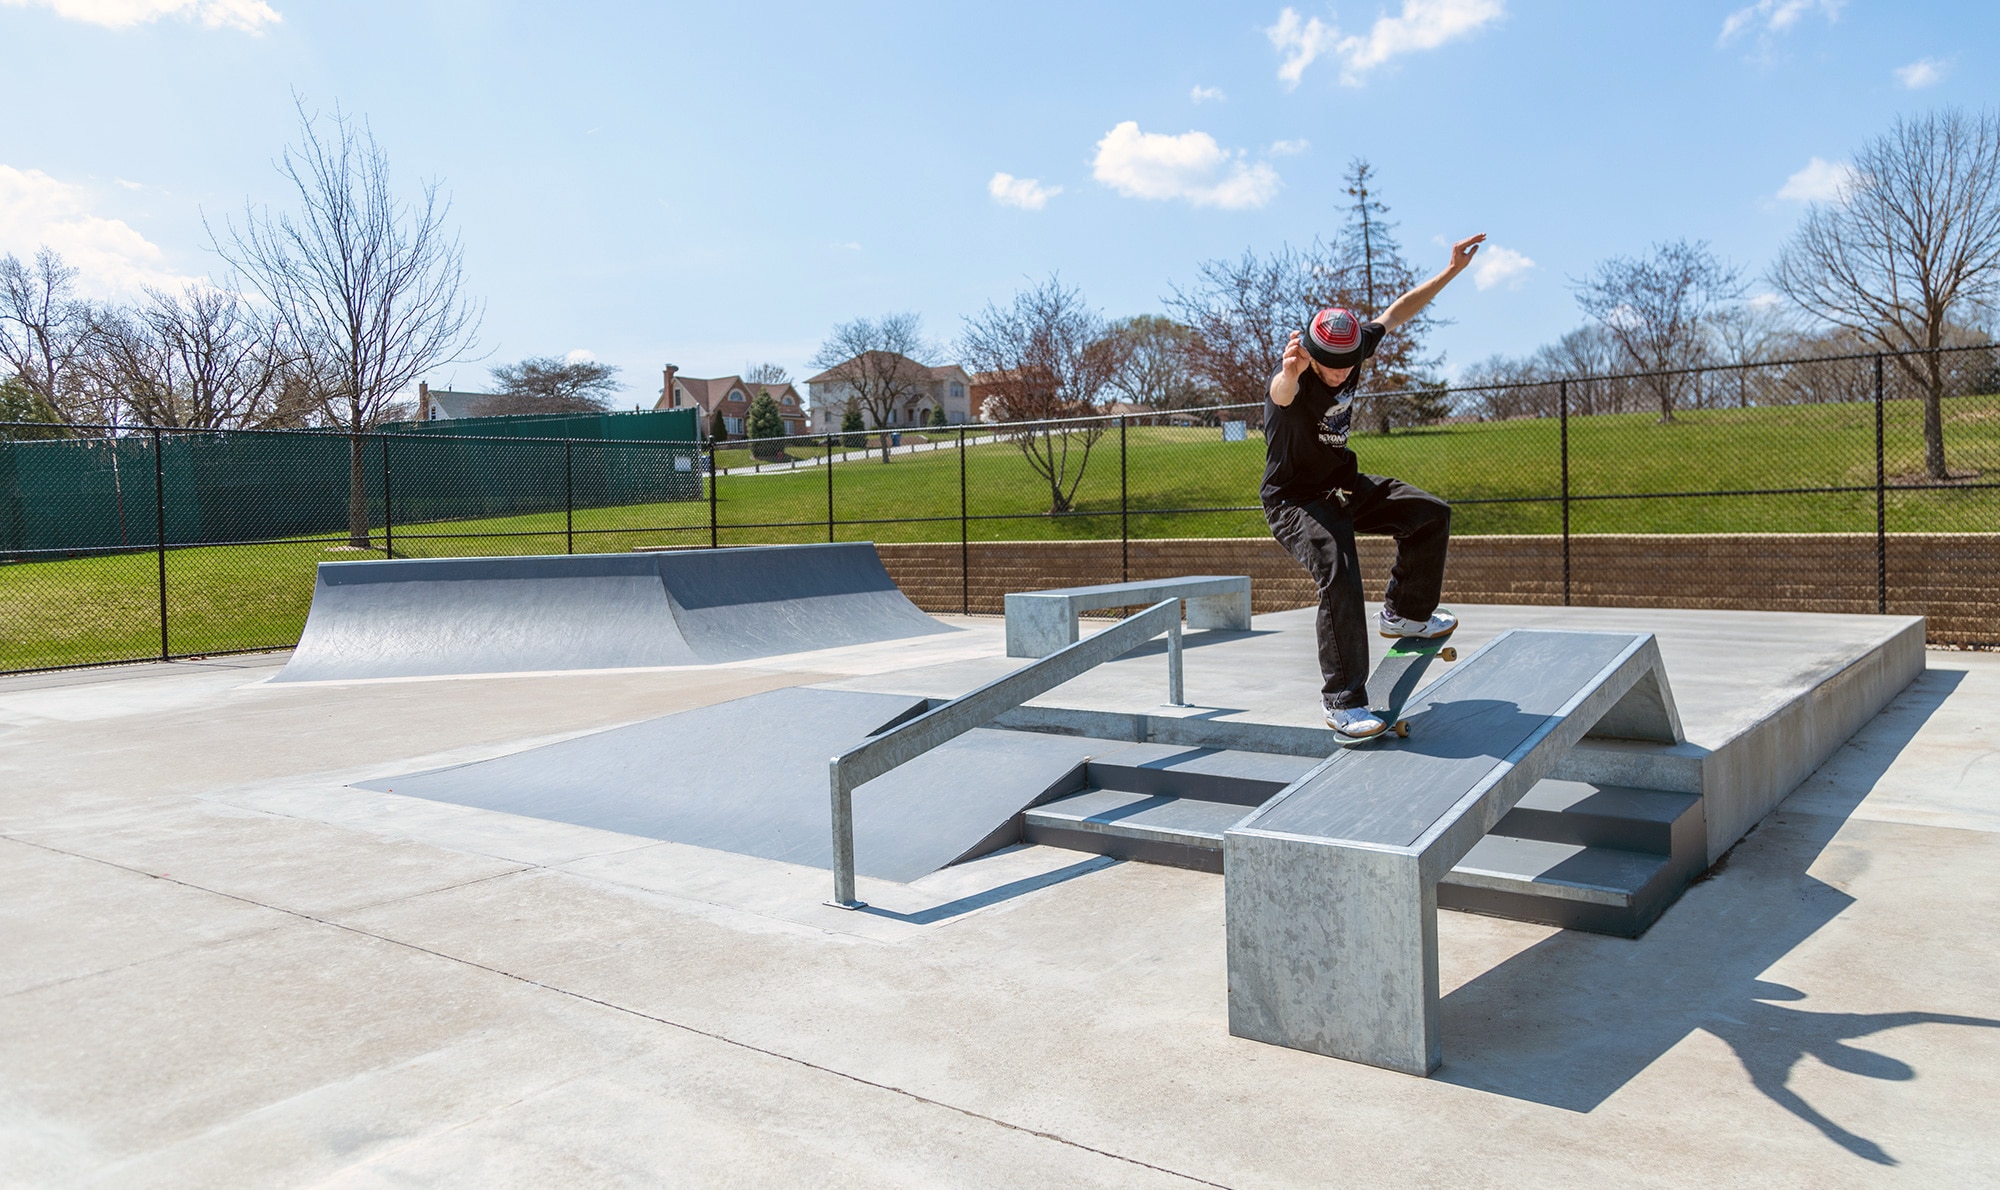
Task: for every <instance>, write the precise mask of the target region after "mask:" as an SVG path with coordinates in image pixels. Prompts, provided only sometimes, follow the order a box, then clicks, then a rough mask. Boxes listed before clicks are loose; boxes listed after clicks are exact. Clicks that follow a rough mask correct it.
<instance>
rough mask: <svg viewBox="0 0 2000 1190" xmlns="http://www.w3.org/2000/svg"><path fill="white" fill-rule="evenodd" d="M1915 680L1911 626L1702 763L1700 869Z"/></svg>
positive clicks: (1919, 629) (1920, 665) (1918, 646)
mask: <svg viewBox="0 0 2000 1190" xmlns="http://www.w3.org/2000/svg"><path fill="white" fill-rule="evenodd" d="M1923 672H1924V621H1923V619H1922V618H1915V619H1911V620H1908V621H1906V622H1904V624H1903V625H1902V626H1901V627H1900V628H1899V629H1898V630H1897V631H1895V632H1894V633H1893V634H1892V635H1891V636H1889V637H1888V638H1887V639H1886V640H1884V641H1883V642H1882V643H1881V644H1880V645H1878V646H1877V647H1875V648H1873V649H1871V650H1869V651H1868V652H1867V653H1865V654H1863V655H1862V656H1861V657H1859V658H1856V659H1855V660H1853V661H1851V662H1849V663H1848V664H1847V665H1846V666H1844V667H1842V668H1841V669H1840V670H1839V671H1837V672H1835V673H1834V674H1832V675H1830V676H1828V677H1827V678H1825V679H1823V680H1821V681H1819V682H1817V683H1814V684H1813V685H1812V686H1811V687H1810V688H1808V689H1807V690H1805V691H1804V692H1802V693H1800V694H1799V695H1797V696H1796V697H1794V698H1792V699H1791V700H1790V701H1788V702H1786V703H1784V704H1783V705H1781V706H1779V707H1776V708H1774V709H1773V710H1772V711H1771V712H1770V713H1769V714H1767V715H1765V716H1764V717H1763V718H1762V719H1761V720H1759V721H1758V722H1757V723H1756V724H1755V725H1754V726H1752V727H1751V728H1750V729H1749V730H1747V731H1744V732H1741V733H1740V734H1738V735H1737V736H1735V737H1734V738H1732V739H1731V740H1729V741H1728V742H1727V743H1725V744H1723V745H1721V746H1720V747H1718V748H1716V749H1715V750H1713V751H1712V752H1710V753H1709V754H1708V755H1707V756H1705V757H1703V758H1702V762H1701V768H1702V773H1701V793H1702V796H1703V800H1704V802H1705V803H1706V805H1705V808H1704V812H1705V813H1706V814H1707V816H1708V862H1709V863H1714V862H1715V861H1716V860H1718V859H1721V858H1722V853H1723V852H1725V851H1728V850H1729V849H1730V848H1731V847H1733V846H1735V845H1736V841H1737V840H1738V839H1741V838H1742V837H1743V836H1744V835H1745V834H1747V833H1749V831H1750V828H1751V827H1753V826H1756V825H1757V823H1758V822H1759V821H1761V820H1762V819H1763V817H1764V815H1766V814H1768V813H1770V812H1771V811H1772V810H1773V809H1775V808H1776V807H1777V805H1778V803H1779V802H1781V801H1783V800H1785V797H1786V795H1788V794H1790V793H1791V792H1792V790H1794V789H1796V788H1798V785H1799V782H1801V781H1804V780H1805V779H1806V778H1807V777H1809V776H1811V775H1812V772H1813V770H1814V769H1817V768H1818V767H1819V766H1820V765H1821V764H1823V763H1825V761H1826V758H1827V757H1829V756H1831V755H1833V753H1834V750H1835V749H1837V748H1839V747H1840V746H1841V745H1842V744H1843V743H1845V742H1846V741H1847V738H1848V737H1849V736H1851V735H1853V734H1854V733H1855V732H1857V731H1859V730H1860V729H1861V726H1862V724H1864V723H1866V722H1868V721H1869V720H1870V719H1873V718H1874V717H1875V715H1876V713H1877V712H1879V711H1880V710H1881V709H1882V708H1883V707H1885V706H1887V705H1889V700H1890V699H1892V698H1894V697H1896V695H1898V694H1900V693H1902V690H1903V688H1904V687H1905V686H1908V685H1909V684H1910V683H1911V682H1913V681H1915V680H1916V678H1917V675H1919V674H1921V673H1923ZM1663 788H1664V787H1663Z"/></svg>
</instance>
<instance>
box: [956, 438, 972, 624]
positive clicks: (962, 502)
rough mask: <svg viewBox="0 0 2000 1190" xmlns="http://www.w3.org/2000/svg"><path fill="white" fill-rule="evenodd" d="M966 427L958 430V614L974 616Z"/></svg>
mask: <svg viewBox="0 0 2000 1190" xmlns="http://www.w3.org/2000/svg"><path fill="white" fill-rule="evenodd" d="M966 503H967V501H966V486H965V427H964V426H960V427H959V428H958V613H959V614H960V615H962V616H969V615H971V614H972V535H971V533H970V531H969V530H970V526H969V525H968V523H967V522H968V521H970V520H971V517H970V515H969V510H968V509H967V507H966Z"/></svg>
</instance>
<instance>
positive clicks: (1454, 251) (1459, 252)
mask: <svg viewBox="0 0 2000 1190" xmlns="http://www.w3.org/2000/svg"><path fill="white" fill-rule="evenodd" d="M1485 242H1486V233H1485V232H1483V231H1482V232H1480V233H1479V234H1478V235H1476V236H1467V237H1465V238H1464V239H1462V240H1460V241H1459V242H1458V243H1456V244H1453V245H1452V246H1451V264H1450V265H1448V266H1446V267H1448V268H1449V269H1450V270H1451V271H1452V272H1454V273H1456V272H1460V271H1462V270H1463V269H1464V268H1465V266H1466V265H1469V264H1471V263H1472V258H1473V257H1474V256H1477V255H1478V254H1479V245H1481V244H1483V243H1485Z"/></svg>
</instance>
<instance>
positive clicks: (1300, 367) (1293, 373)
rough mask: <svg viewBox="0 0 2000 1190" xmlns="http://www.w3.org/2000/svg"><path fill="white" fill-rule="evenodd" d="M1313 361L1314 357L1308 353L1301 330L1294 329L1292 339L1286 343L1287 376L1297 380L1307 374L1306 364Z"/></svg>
mask: <svg viewBox="0 0 2000 1190" xmlns="http://www.w3.org/2000/svg"><path fill="white" fill-rule="evenodd" d="M1311 362H1312V357H1311V356H1309V355H1307V354H1306V345H1305V343H1304V341H1302V340H1301V339H1300V338H1299V332H1297V331H1293V332H1292V338H1291V341H1290V342H1288V343H1286V344H1285V377H1286V378H1287V379H1290V380H1297V379H1298V378H1299V377H1300V376H1302V375H1304V374H1305V370H1306V365H1307V364H1309V363H1311Z"/></svg>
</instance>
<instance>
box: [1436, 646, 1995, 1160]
mask: <svg viewBox="0 0 2000 1190" xmlns="http://www.w3.org/2000/svg"><path fill="white" fill-rule="evenodd" d="M1960 680H1961V675H1959V674H1956V673H1948V672H1944V673H1941V672H1936V671H1932V672H1929V673H1926V674H1924V675H1922V676H1921V677H1919V678H1918V679H1917V680H1916V681H1915V682H1912V683H1911V684H1910V686H1909V687H1908V688H1906V689H1905V690H1904V691H1903V693H1902V694H1900V695H1898V696H1897V698H1896V700H1895V702H1893V703H1892V704H1891V706H1892V707H1894V708H1896V709H1897V710H1898V711H1899V712H1901V713H1900V714H1898V715H1896V716H1893V717H1889V716H1883V717H1879V718H1878V719H1877V720H1876V721H1875V723H1874V724H1871V725H1870V726H1869V727H1864V728H1863V729H1862V730H1863V731H1864V732H1870V731H1871V728H1874V727H1876V726H1877V725H1881V724H1885V723H1888V722H1893V723H1894V724H1895V726H1894V727H1893V729H1890V730H1893V732H1894V734H1893V735H1884V734H1872V735H1871V741H1870V742H1871V745H1872V746H1871V747H1870V748H1868V749H1857V750H1848V751H1843V752H1842V753H1841V754H1840V756H1841V760H1842V762H1843V764H1844V765H1846V766H1847V767H1845V768H1844V769H1843V774H1842V780H1843V783H1844V784H1845V785H1846V787H1847V789H1848V791H1850V792H1851V794H1852V796H1851V798H1848V799H1845V800H1843V801H1841V802H1836V803H1834V804H1835V805H1837V806H1838V808H1839V812H1838V813H1837V814H1824V813H1820V812H1817V811H1816V812H1814V813H1812V814H1787V813H1786V812H1785V810H1784V808H1783V806H1780V807H1779V809H1778V810H1776V811H1774V812H1773V814H1772V816H1771V817H1770V818H1769V819H1767V820H1766V822H1765V823H1764V824H1763V825H1762V827H1760V828H1759V830H1758V831H1757V832H1756V839H1757V845H1756V846H1755V847H1754V848H1750V849H1747V850H1732V851H1731V852H1730V853H1729V854H1728V855H1725V856H1724V857H1723V858H1722V860H1721V861H1720V862H1718V863H1717V864H1716V865H1715V867H1714V868H1711V869H1710V871H1709V874H1708V877H1705V878H1704V879H1703V881H1702V882H1700V883H1698V884H1697V885H1696V886H1695V887H1694V888H1691V889H1689V890H1688V892H1687V894H1686V895H1685V896H1684V897H1683V898H1682V899H1681V901H1680V903H1679V904H1678V905H1676V906H1675V907H1674V908H1672V909H1670V910H1669V911H1668V912H1667V914H1666V916H1665V917H1663V918H1662V919H1661V920H1660V921H1659V923H1658V924H1656V925H1654V926H1653V928H1652V929H1651V930H1650V931H1648V932H1647V933H1646V935H1645V936H1644V937H1642V938H1639V939H1636V940H1626V939H1619V938H1610V937H1605V936H1602V935H1596V934H1584V933H1577V932H1573V931H1564V932H1562V933H1558V934H1555V935H1553V936H1551V937H1549V938H1547V939H1545V940H1543V941H1542V942H1540V943H1538V944H1536V945H1535V946H1533V947H1530V948H1529V949H1528V950H1526V951H1523V952H1522V953H1520V954H1518V955H1516V956H1514V957H1513V958H1511V959H1509V960H1508V961H1506V962H1505V963H1502V964H1501V965H1500V966H1498V967H1495V968H1494V969H1492V970H1491V971H1488V972H1486V973H1484V974H1483V975H1480V976H1479V977H1477V978H1475V979H1473V980H1472V981H1470V982H1469V983H1467V984H1465V985H1464V986H1462V987H1460V988H1458V989H1457V990H1455V991H1453V992H1452V993H1451V994H1450V995H1448V996H1446V997H1445V998H1444V1000H1443V1002H1442V1005H1441V1008H1442V1011H1443V1017H1444V1020H1443V1025H1444V1038H1445V1056H1446V1062H1445V1066H1444V1067H1443V1068H1442V1069H1441V1070H1439V1071H1438V1073H1437V1074H1436V1075H1435V1076H1434V1077H1436V1078H1439V1079H1441V1080H1443V1081H1445V1082H1450V1083H1455V1084H1458V1085H1460V1086H1465V1087H1472V1088H1477V1089H1479V1090H1485V1091H1491V1092H1494V1093H1496V1094H1501V1095H1506V1096H1509V1097H1512V1098H1516V1099H1525V1100H1529V1101H1531V1102H1535V1103H1542V1104H1547V1105H1549V1106H1552V1107H1561V1108H1566V1109H1568V1110H1570V1111H1577V1112H1587V1111H1590V1110H1592V1109H1594V1108H1596V1107H1597V1106H1598V1105H1599V1104H1601V1103H1603V1102H1604V1101H1605V1100H1606V1099H1608V1098H1609V1097H1610V1096H1611V1095H1612V1094H1613V1093H1615V1092H1616V1091H1617V1090H1618V1089H1619V1088H1621V1087H1623V1086H1624V1085H1625V1084H1626V1083H1627V1082H1629V1081H1631V1079H1632V1078H1634V1077H1635V1076H1637V1075H1638V1074H1639V1073H1640V1072H1641V1071H1643V1070H1644V1069H1646V1068H1647V1067H1648V1066H1650V1065H1652V1063H1653V1062H1655V1061H1656V1060H1658V1059H1659V1058H1660V1057H1661V1055H1663V1054H1665V1053H1666V1052H1667V1051H1668V1050H1670V1049H1672V1048H1673V1047H1674V1046H1676V1045H1678V1044H1680V1043H1681V1042H1682V1041H1683V1040H1685V1039H1686V1038H1687V1037H1688V1036H1690V1035H1691V1034H1692V1033H1694V1032H1695V1031H1696V1030H1700V1031H1703V1032H1706V1033H1708V1034H1710V1035H1711V1036H1713V1037H1715V1038H1717V1039H1718V1040H1720V1041H1722V1042H1723V1043H1724V1044H1726V1045H1728V1046H1729V1047H1730V1049H1731V1050H1732V1051H1734V1053H1735V1054H1736V1058H1737V1060H1738V1061H1739V1062H1741V1063H1742V1064H1743V1069H1744V1071H1745V1072H1746V1073H1747V1074H1748V1075H1749V1076H1750V1081H1751V1084H1752V1085H1753V1086H1755V1087H1756V1088H1757V1089H1758V1090H1759V1091H1761V1092H1763V1093H1764V1094H1765V1095H1766V1096H1768V1097H1769V1098H1770V1099H1771V1100H1772V1102H1774V1103H1777V1104H1778V1105H1780V1106H1782V1107H1783V1108H1785V1110H1787V1111H1789V1112H1791V1113H1792V1114H1793V1115H1795V1116H1797V1117H1799V1119H1801V1120H1803V1121H1805V1122H1806V1123H1808V1124H1810V1125H1812V1126H1813V1127H1814V1128H1815V1129H1817V1130H1818V1131H1819V1132H1820V1133H1821V1134H1822V1135H1823V1136H1825V1137H1826V1138H1827V1139H1828V1140H1831V1141H1833V1142H1834V1143H1835V1144H1838V1145H1840V1146H1841V1147H1842V1148H1844V1149H1846V1150H1847V1151H1848V1152H1850V1153H1853V1154H1854V1155H1855V1156H1857V1157H1860V1158H1863V1159H1864V1160H1867V1161H1871V1162H1874V1163H1876V1164H1879V1165H1894V1164H1896V1159H1895V1158H1894V1157H1893V1156H1891V1155H1890V1154H1889V1153H1888V1152H1886V1151H1885V1150H1884V1149H1883V1148H1882V1147H1881V1146H1880V1145H1879V1144H1877V1143H1876V1142H1874V1141H1872V1140H1870V1139H1868V1138H1867V1137H1864V1136H1860V1135H1858V1134H1856V1133H1854V1132H1851V1131H1849V1130H1848V1129H1846V1128H1844V1127H1842V1126H1841V1125H1840V1124H1838V1123H1836V1122H1835V1121H1833V1120H1831V1119H1829V1118H1827V1117H1826V1116H1825V1115H1823V1114H1822V1113H1821V1112H1819V1111H1818V1110H1817V1109H1815V1108H1814V1107H1813V1106H1812V1105H1811V1104H1810V1103H1807V1102H1806V1101H1805V1099H1804V1098H1803V1097H1801V1096H1800V1095H1799V1094H1798V1093H1797V1092H1795V1091H1793V1090H1792V1089H1791V1087H1790V1086H1789V1080H1790V1077H1791V1072H1792V1070H1793V1068H1794V1067H1795V1066H1797V1065H1798V1063H1799V1062H1800V1061H1801V1060H1803V1059H1805V1058H1807V1057H1811V1058H1815V1059H1817V1060H1818V1061H1820V1062H1823V1063H1825V1064H1826V1065H1827V1066H1829V1067H1832V1068H1833V1069H1836V1070H1841V1071H1845V1072H1847V1073H1849V1074H1855V1075H1860V1076H1862V1077H1866V1078H1876V1079H1886V1080H1892V1081H1901V1080H1908V1079H1911V1078H1914V1077H1915V1071H1914V1070H1912V1069H1911V1068H1910V1067H1909V1065H1908V1064H1906V1063H1904V1062H1901V1061H1899V1060H1897V1059H1895V1058H1891V1057H1888V1056H1887V1055H1884V1054H1879V1053H1876V1052H1874V1051H1872V1050H1868V1049H1866V1048H1863V1047H1861V1046H1858V1045H1855V1044H1853V1042H1854V1041H1855V1040H1856V1039H1859V1038H1863V1037H1868V1036H1871V1035H1873V1034H1876V1033H1880V1032H1883V1031H1884V1030H1888V1029H1896V1028H1901V1027H1903V1026H1906V1025H1916V1024H1951V1025H1968V1026H1974V1027H1984V1028H2000V1020H1989V1019H1986V1018H1983V1017H1966V1016H1952V1015H1948V1014H1943V1013H1934V1012H1923V1011H1903V1012H1880V1013H1841V1012H1812V1011H1809V1010H1806V1009H1803V1008H1794V1007H1789V1006H1787V1004H1788V1003H1789V1002H1796V1001H1800V1000H1803V999H1805V993H1803V992H1800V991H1798V990H1796V989H1794V988H1791V987H1787V986H1785V985H1783V984H1780V983H1776V982H1772V981H1769V980H1766V979H1764V978H1763V975H1764V973H1765V972H1766V971H1768V970H1770V968H1771V967H1772V966H1773V965H1774V964H1776V963H1778V962H1779V961H1780V960H1782V959H1783V958H1784V957H1785V955H1786V954H1788V953H1790V952H1791V951H1792V950H1793V949H1794V948H1795V947H1797V946H1798V945H1799V944H1800V943H1801V942H1804V941H1805V940H1806V939H1807V938H1809V937H1811V936H1812V935H1813V934H1814V933H1815V932H1817V931H1818V930H1819V928H1820V927H1821V926H1824V925H1825V924H1826V923H1828V922H1829V921H1832V920H1833V919H1834V918H1835V917H1838V916H1839V915H1840V914H1841V912H1842V911H1844V910H1845V909H1846V908H1847V907H1848V906H1849V905H1851V904H1853V903H1854V898H1853V897H1851V896H1849V895H1848V894H1846V893H1844V892H1842V891H1840V890H1839V889H1837V888H1834V887H1833V886H1832V885H1829V884H1827V883H1825V882H1823V881H1821V880H1818V879H1816V878H1814V877H1813V876H1811V875H1810V874H1809V869H1810V868H1811V867H1812V865H1813V862H1814V860H1816V859H1817V858H1818V857H1819V855H1820V853H1821V852H1822V851H1824V850H1825V848H1826V845H1827V844H1828V843H1829V842H1830V841H1831V840H1832V839H1833V837H1834V836H1835V835H1836V834H1837V833H1838V832H1839V830H1840V828H1841V826H1842V825H1843V824H1844V823H1845V822H1846V818H1847V815H1848V814H1849V813H1851V812H1852V810H1853V808H1854V807H1855V806H1856V805H1858V804H1859V803H1860V801H1861V800H1862V798H1863V797H1864V796H1865V795H1866V793H1867V791H1868V790H1869V789H1871V788H1872V787H1873V786H1874V785H1875V783H1876V781H1877V780H1878V779H1879V778H1880V777H1881V776H1882V774H1883V772H1884V771H1886V769H1887V768H1888V766H1889V765H1890V764H1891V763H1892V762H1893V761H1894V759H1895V757H1896V755H1897V754H1898V753H1900V752H1901V751H1902V750H1903V748H1905V747H1907V746H1908V745H1909V743H1910V740H1911V738H1912V737H1913V736H1914V735H1915V734H1916V732H1917V730H1918V729H1919V728H1920V727H1921V726H1922V725H1923V724H1924V722H1926V721H1927V720H1928V719H1929V718H1930V716H1931V715H1932V714H1933V713H1935V712H1936V710H1937V708H1938V707H1939V706H1940V705H1942V703H1943V702H1944V700H1945V699H1946V698H1947V697H1949V695H1950V694H1951V692H1952V690H1953V689H1955V688H1956V687H1957V685H1958V682H1959V681H1960ZM1862 757H1866V758H1868V759H1867V761H1865V762H1863V761H1862V760H1861V758H1862ZM1819 804H1820V805H1822V806H1824V805H1826V804H1828V803H1827V802H1826V801H1825V799H1824V798H1822V799H1821V801H1820V802H1819Z"/></svg>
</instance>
